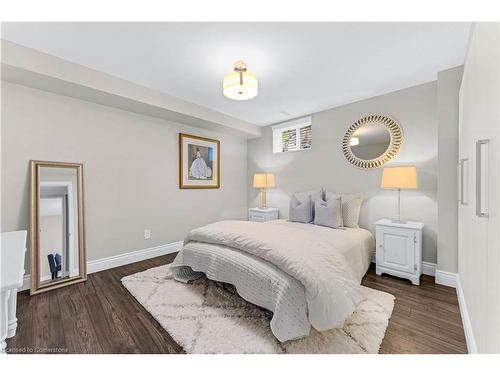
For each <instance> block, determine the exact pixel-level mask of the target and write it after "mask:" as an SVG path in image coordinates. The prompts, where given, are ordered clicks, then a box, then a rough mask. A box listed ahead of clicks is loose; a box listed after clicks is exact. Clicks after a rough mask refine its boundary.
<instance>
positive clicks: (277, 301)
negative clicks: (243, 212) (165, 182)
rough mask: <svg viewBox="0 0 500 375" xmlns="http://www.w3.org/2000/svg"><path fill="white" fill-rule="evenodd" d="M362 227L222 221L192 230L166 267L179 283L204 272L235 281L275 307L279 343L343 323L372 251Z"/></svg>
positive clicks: (357, 298) (256, 300)
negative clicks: (335, 227)
mask: <svg viewBox="0 0 500 375" xmlns="http://www.w3.org/2000/svg"><path fill="white" fill-rule="evenodd" d="M374 248H375V245H374V238H373V235H372V234H371V233H370V232H369V231H367V230H365V229H361V228H359V229H353V228H340V229H332V228H328V227H322V226H318V225H313V224H303V223H295V222H289V221H286V220H275V221H270V222H265V223H258V222H246V221H221V222H217V223H213V224H209V225H207V226H204V227H201V228H197V229H194V230H192V231H191V232H190V233H189V234H188V236H187V237H186V239H185V241H184V246H183V248H182V249H181V251H180V252H179V254H178V255H177V257H176V258H175V260H174V262H173V263H172V264H171V267H170V269H171V270H172V272H173V275H174V278H175V279H176V280H177V281H181V282H189V281H191V280H194V279H197V278H199V277H202V276H203V275H206V277H207V278H209V279H211V280H215V281H220V282H224V283H229V284H232V285H234V286H235V288H236V290H237V292H238V294H239V295H240V296H241V297H242V298H244V299H245V300H247V301H249V302H251V303H253V304H255V305H257V306H260V307H262V308H265V309H268V310H270V311H272V312H273V317H272V319H271V321H270V327H271V331H272V332H273V334H274V335H275V337H276V338H277V339H278V340H279V341H281V342H284V341H288V340H294V339H298V338H301V337H304V336H307V335H309V332H310V329H311V326H312V327H314V329H316V330H318V331H325V330H328V329H332V328H341V327H343V324H344V321H345V319H346V318H348V317H349V316H350V315H351V314H352V312H353V311H354V309H355V308H356V306H357V305H358V304H359V303H360V302H361V301H362V299H363V294H362V290H361V287H360V283H361V279H362V277H363V275H364V274H365V273H366V271H367V269H368V266H369V264H370V262H371V257H372V254H373V252H374Z"/></svg>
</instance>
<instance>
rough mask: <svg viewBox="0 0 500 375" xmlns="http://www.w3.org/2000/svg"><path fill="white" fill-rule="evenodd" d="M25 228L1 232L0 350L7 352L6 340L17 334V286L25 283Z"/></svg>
mask: <svg viewBox="0 0 500 375" xmlns="http://www.w3.org/2000/svg"><path fill="white" fill-rule="evenodd" d="M26 236H27V232H26V231H25V230H21V231H16V232H3V233H1V234H0V241H1V245H2V246H1V247H0V260H1V262H0V266H1V283H0V286H1V288H0V352H1V353H3V352H5V349H6V347H7V344H6V343H5V340H6V339H7V338H10V337H13V336H14V335H15V334H16V328H17V317H16V307H17V288H19V287H21V286H22V285H23V276H24V255H25V253H26Z"/></svg>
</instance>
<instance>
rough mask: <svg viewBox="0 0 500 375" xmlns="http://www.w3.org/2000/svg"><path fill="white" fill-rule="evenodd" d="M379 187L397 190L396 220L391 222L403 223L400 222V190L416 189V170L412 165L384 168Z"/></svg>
mask: <svg viewBox="0 0 500 375" xmlns="http://www.w3.org/2000/svg"><path fill="white" fill-rule="evenodd" d="M380 187H381V188H382V189H397V190H398V219H397V220H393V222H397V223H405V221H401V189H405V190H408V189H418V180H417V168H416V167H415V166H413V165H408V166H401V167H389V168H384V170H383V173H382V182H381V183H380Z"/></svg>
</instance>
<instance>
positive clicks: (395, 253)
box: [375, 219, 424, 285]
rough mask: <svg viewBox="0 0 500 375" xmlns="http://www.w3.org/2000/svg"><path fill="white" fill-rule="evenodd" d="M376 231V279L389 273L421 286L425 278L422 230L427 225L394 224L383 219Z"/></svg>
mask: <svg viewBox="0 0 500 375" xmlns="http://www.w3.org/2000/svg"><path fill="white" fill-rule="evenodd" d="M375 227H376V230H377V236H376V237H377V239H376V241H377V249H376V250H377V267H376V273H377V275H381V274H382V273H388V274H390V275H393V276H397V277H402V278H405V279H409V280H411V282H412V283H413V284H415V285H420V275H421V274H422V230H423V229H424V223H421V222H418V221H408V222H406V223H395V222H393V221H392V220H390V219H381V220H379V221H377V222H376V223H375Z"/></svg>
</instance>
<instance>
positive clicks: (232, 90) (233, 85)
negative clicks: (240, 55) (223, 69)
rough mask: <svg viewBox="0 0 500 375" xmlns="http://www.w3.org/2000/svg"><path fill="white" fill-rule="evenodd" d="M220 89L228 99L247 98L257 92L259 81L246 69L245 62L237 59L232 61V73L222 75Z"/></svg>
mask: <svg viewBox="0 0 500 375" xmlns="http://www.w3.org/2000/svg"><path fill="white" fill-rule="evenodd" d="M222 91H223V93H224V96H225V97H227V98H229V99H234V100H248V99H252V98H255V97H256V96H257V94H258V93H259V83H258V82H257V77H256V76H255V74H253V73H250V72H249V71H247V64H246V63H245V62H244V61H241V60H239V61H236V62H235V63H234V73H231V74H228V75H227V76H225V77H224V80H223V81H222Z"/></svg>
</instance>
